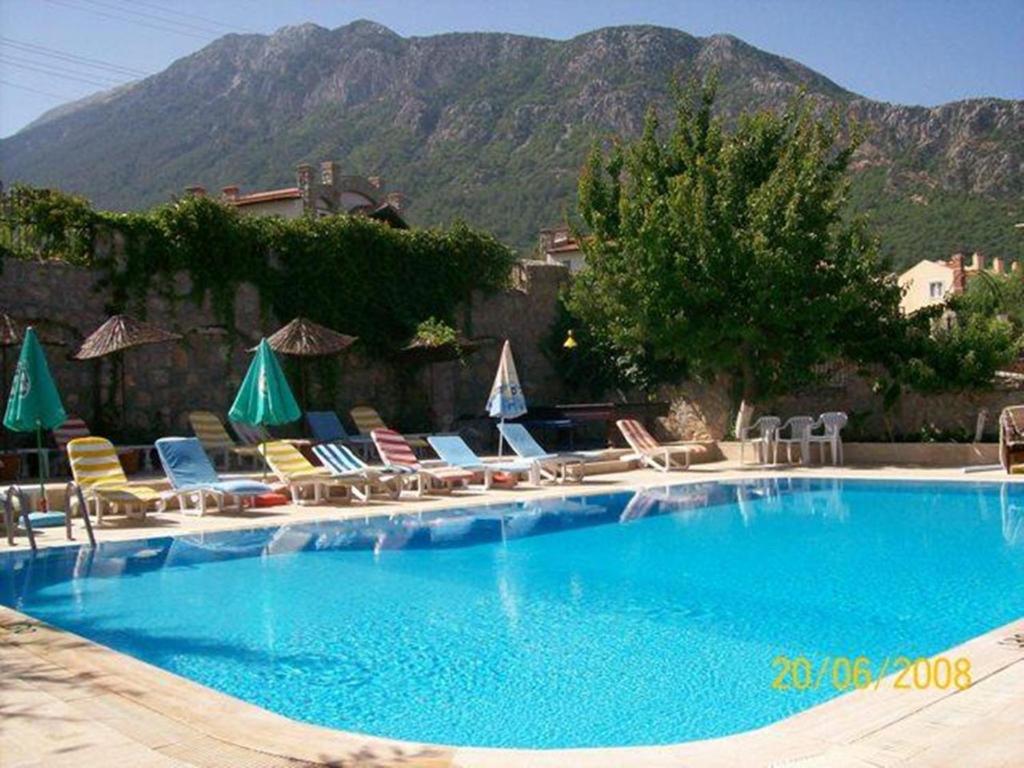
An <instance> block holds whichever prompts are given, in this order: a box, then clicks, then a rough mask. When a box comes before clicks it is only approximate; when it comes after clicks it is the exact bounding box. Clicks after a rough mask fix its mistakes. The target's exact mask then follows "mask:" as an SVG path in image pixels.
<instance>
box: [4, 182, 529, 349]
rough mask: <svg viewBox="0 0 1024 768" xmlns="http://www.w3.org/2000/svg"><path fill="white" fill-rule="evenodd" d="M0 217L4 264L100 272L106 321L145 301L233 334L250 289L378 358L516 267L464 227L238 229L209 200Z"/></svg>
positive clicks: (53, 196) (245, 223)
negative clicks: (352, 339) (163, 302)
mask: <svg viewBox="0 0 1024 768" xmlns="http://www.w3.org/2000/svg"><path fill="white" fill-rule="evenodd" d="M0 214H2V215H0V259H2V258H5V257H6V258H22V259H47V260H59V261H63V262H66V263H69V264H76V265H81V266H87V267H93V268H96V269H98V270H99V271H100V275H101V277H100V281H99V286H98V287H100V288H106V289H109V291H110V295H111V297H112V299H111V305H110V306H109V307H108V310H109V311H110V312H120V311H132V312H135V313H142V312H144V307H145V304H146V299H147V297H149V296H151V295H160V296H163V297H165V298H169V299H173V300H190V301H193V302H196V303H197V304H200V303H202V302H204V301H206V300H207V299H209V302H210V305H211V307H212V309H213V311H214V313H215V315H216V316H217V320H218V322H221V323H223V324H224V325H225V326H227V327H228V328H229V329H231V328H232V327H233V319H234V314H235V305H234V302H235V296H236V295H237V291H238V288H239V286H241V285H242V284H243V283H249V284H252V285H253V286H255V287H256V289H257V291H258V294H259V297H260V301H261V304H262V307H263V308H264V309H269V310H271V311H273V313H274V314H275V315H276V316H277V317H278V318H281V319H288V318H291V317H294V316H296V315H300V314H301V315H304V316H306V317H309V318H310V319H312V320H314V321H315V322H319V323H322V324H324V325H327V326H329V327H332V328H336V329H338V330H341V331H344V332H345V333H350V334H353V335H356V336H359V337H360V339H361V340H362V341H363V343H364V347H365V348H366V349H367V350H368V352H369V353H370V354H371V355H374V356H387V355H388V354H390V353H392V352H394V351H395V350H397V349H399V348H400V347H401V346H402V345H403V344H404V343H405V342H406V341H407V340H408V339H409V338H410V336H412V335H413V334H414V333H415V331H416V329H417V325H418V324H419V323H421V322H422V321H423V320H424V319H426V318H437V320H439V321H443V322H446V323H451V322H452V321H453V313H454V311H455V308H456V307H457V306H458V304H459V303H460V302H462V301H463V300H465V299H468V298H469V296H470V295H471V293H472V292H473V291H474V290H483V291H493V290H497V289H499V288H501V287H503V286H504V285H505V283H506V281H507V279H508V274H509V270H510V268H511V265H512V261H513V258H514V255H513V253H512V251H511V250H510V249H509V248H507V247H506V246H504V245H502V244H501V243H499V242H498V241H497V240H496V239H495V238H494V237H492V236H491V235H489V234H486V233H483V232H480V231H477V230H474V229H472V228H470V227H468V226H467V225H465V224H464V223H461V222H457V223H455V224H454V225H453V226H451V227H450V228H448V229H417V230H398V229H392V228H391V227H388V226H387V225H385V224H382V223H380V222H377V221H374V220H372V219H368V218H365V217H361V216H346V215H337V216H327V217H322V218H313V217H307V218H301V219H294V220H285V219H280V218H259V217H246V216H241V215H239V214H238V212H237V211H236V210H235V209H234V208H232V207H230V206H227V205H224V204H222V203H220V202H218V201H217V200H214V199H211V198H208V197H195V196H190V197H186V198H183V199H181V200H176V201H174V202H171V203H168V204H166V205H162V206H159V207H156V208H153V209H150V210H148V211H142V212H130V213H115V212H109V211H98V210H96V209H94V208H93V207H92V206H91V205H90V204H89V203H88V201H86V200H85V199H84V198H81V197H76V196H72V195H67V194H64V193H61V192H58V191H55V190H49V189H37V188H33V187H27V186H20V185H19V186H15V187H13V188H12V189H11V190H10V191H9V192H8V193H6V194H5V195H4V196H3V200H2V207H0ZM182 275H184V276H185V277H186V278H187V280H182V279H181V276H182Z"/></svg>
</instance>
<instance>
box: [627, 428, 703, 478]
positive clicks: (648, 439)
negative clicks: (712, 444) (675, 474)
mask: <svg viewBox="0 0 1024 768" xmlns="http://www.w3.org/2000/svg"><path fill="white" fill-rule="evenodd" d="M615 426H617V427H618V428H619V432H621V433H622V436H623V437H624V438H626V442H627V443H629V447H630V448H632V449H633V452H634V453H635V454H636V457H637V458H638V459H639V460H640V463H641V464H643V465H644V466H647V467H650V468H651V469H656V470H658V471H659V472H668V471H670V470H672V469H689V468H690V454H691V453H694V452H696V451H700V450H703V448H702V447H701V446H699V445H671V446H669V445H662V444H661V443H659V442H658V441H657V440H655V439H654V436H653V435H651V433H650V432H648V431H647V429H646V428H645V427H644V425H643V424H641V423H640V422H639V421H637V420H636V419H619V420H618V421H616V422H615ZM676 456H682V457H683V466H682V467H680V466H679V464H678V463H677V462H676V460H675V459H674V457H676Z"/></svg>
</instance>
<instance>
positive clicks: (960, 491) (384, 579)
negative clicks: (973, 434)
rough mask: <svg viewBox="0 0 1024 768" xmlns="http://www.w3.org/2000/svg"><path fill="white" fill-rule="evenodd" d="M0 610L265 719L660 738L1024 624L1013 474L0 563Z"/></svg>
mask: <svg viewBox="0 0 1024 768" xmlns="http://www.w3.org/2000/svg"><path fill="white" fill-rule="evenodd" d="M0 602H2V603H3V604H6V605H9V606H12V607H14V608H17V609H19V610H21V611H24V612H25V613H28V614H30V615H32V616H35V617H37V618H40V619H42V620H45V621H47V622H49V623H51V624H54V625H56V626H58V627H62V628H64V629H67V630H70V631H72V632H76V633H78V634H80V635H83V636H85V637H87V638H90V639H92V640H94V641H97V642H100V643H103V644H104V645H107V646H109V647H112V648H114V649H116V650H118V651H121V652H124V653H128V654H131V655H133V656H135V657H138V658H140V659H143V660H145V661H147V662H150V663H152V664H155V665H157V666H159V667H162V668H164V669H167V670H169V671H171V672H174V673H177V674H179V675H182V676H184V677H187V678H190V679H192V680H195V681H197V682H200V683H203V684H205V685H208V686H211V687H213V688H216V689H219V690H221V691H224V692H226V693H229V694H232V695H235V696H238V697H239V698H242V699H244V700H247V701H250V702H252V703H255V704H257V705H259V706H262V707H265V708H267V709H270V710H273V711H276V712H279V713H281V714H284V715H287V716H289V717H293V718H295V719H298V720H304V721H308V722H313V723H317V724H321V725H326V726H331V727H336V728H341V729H345V730H351V731H360V732H365V733H371V734H375V735H379V736H386V737H391V738H399V739H409V740H416V741H430V742H437V743H448V744H472V745H481V746H506V747H510V746H514V747H536V748H545V747H569V746H611V745H639V744H665V743H673V742H680V741H686V740H690V739H697V738H707V737H713V736H721V735H726V734H729V733H734V732H737V731H742V730H747V729H750V728H754V727H758V726H761V725H765V724H768V723H770V722H773V721H775V720H778V719H780V718H783V717H785V716H787V715H789V714H792V713H794V712H797V711H799V710H801V709H805V708H807V707H809V706H811V705H813V704H816V703H819V702H821V701H823V700H825V699H827V698H830V697H831V696H833V695H836V693H835V691H834V690H833V689H831V688H830V687H828V686H824V687H822V688H819V689H818V690H813V689H811V690H807V691H804V692H799V693H798V692H795V691H789V692H781V691H777V690H773V689H772V686H771V684H772V681H773V678H775V676H776V674H777V669H776V668H773V666H772V661H773V659H774V658H775V657H776V656H779V655H786V656H790V657H795V656H798V655H803V656H806V657H808V658H812V659H820V658H824V657H838V656H848V657H856V656H862V655H863V656H867V657H870V658H873V659H880V658H882V657H884V656H894V655H908V656H911V657H916V656H927V655H931V654H934V653H937V652H939V651H942V650H944V649H946V648H949V647H951V646H953V645H955V644H958V643H960V642H962V641H965V640H967V639H969V638H971V637H973V636H976V635H979V634H981V633H983V632H985V631H987V630H989V629H991V628H994V627H996V626H999V625H1001V624H1004V623H1006V622H1008V621H1011V620H1013V619H1015V618H1018V617H1020V616H1021V615H1024V486H1020V485H1009V484H1005V485H1004V484H997V483H928V484H923V483H913V482H875V481H859V480H856V481H855V480H830V479H800V480H792V479H760V480H757V481H750V482H729V483H727V482H708V483H695V484H686V485H677V486H671V487H665V488H657V489H650V490H647V491H641V492H636V493H634V492H618V493H609V494H599V495H580V496H575V497H569V498H565V499H549V500H538V501H527V502H522V503H518V504H505V505H489V506H483V507H474V508H468V509H465V510H460V511H456V512H454V513H453V512H450V511H449V512H446V513H443V514H441V513H437V514H430V515H427V514H425V515H424V516H423V518H422V519H419V518H416V517H415V516H411V517H407V518H404V519H396V520H394V521H390V522H389V521H385V520H376V521H372V522H369V523H366V522H362V521H347V522H323V523H310V524H301V525H291V526H287V527H283V528H269V529H260V530H251V531H244V532H231V533H218V534H212V535H206V536H202V537H199V536H182V537H176V538H159V539H150V540H146V541H137V542H126V543H118V544H105V545H101V546H100V547H99V549H98V550H96V551H95V552H94V551H91V550H89V549H87V548H83V549H78V548H62V549H57V550H50V551H44V552H41V553H40V554H39V555H37V556H36V557H35V558H31V557H29V556H28V555H22V554H17V555H14V554H7V555H5V556H3V557H2V558H0Z"/></svg>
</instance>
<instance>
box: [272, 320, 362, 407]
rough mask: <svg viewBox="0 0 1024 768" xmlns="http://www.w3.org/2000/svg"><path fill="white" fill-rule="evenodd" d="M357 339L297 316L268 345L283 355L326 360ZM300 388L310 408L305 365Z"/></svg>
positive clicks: (303, 403) (305, 404) (300, 378)
mask: <svg viewBox="0 0 1024 768" xmlns="http://www.w3.org/2000/svg"><path fill="white" fill-rule="evenodd" d="M356 339H357V337H356V336H349V335H348V334H345V333H338V332H337V331H333V330H331V329H330V328H325V327H324V326H322V325H319V324H317V323H314V322H313V321H312V320H309V319H307V318H305V317H296V318H295V319H294V320H292V321H291V322H290V323H288V325H286V326H284V327H283V328H282V329H281V330H279V331H277V333H275V334H274V335H273V336H270V337H269V338H268V339H267V344H269V345H270V348H271V349H272V350H274V351H275V352H280V353H281V354H282V355H294V356H295V357H326V356H328V355H337V354H338V353H340V352H344V351H345V350H346V349H348V348H349V347H351V346H352V345H353V344H354V343H355V341H356ZM254 349H255V348H254ZM252 351H254V350H252ZM299 389H300V398H301V400H302V405H303V407H306V406H308V405H309V403H308V401H307V399H306V366H305V365H304V364H301V365H300V366H299Z"/></svg>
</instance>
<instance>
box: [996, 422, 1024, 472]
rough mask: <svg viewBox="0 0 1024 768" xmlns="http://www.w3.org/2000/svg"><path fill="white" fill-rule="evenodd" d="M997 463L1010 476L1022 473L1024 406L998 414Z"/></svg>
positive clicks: (1023, 461)
mask: <svg viewBox="0 0 1024 768" xmlns="http://www.w3.org/2000/svg"><path fill="white" fill-rule="evenodd" d="M999 463H1000V464H1002V465H1003V469H1005V470H1006V471H1007V473H1008V474H1011V475H1012V474H1017V473H1019V472H1021V471H1024V466H1022V465H1024V405H1011V406H1010V407H1008V408H1003V412H1002V413H1000V414H999Z"/></svg>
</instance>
